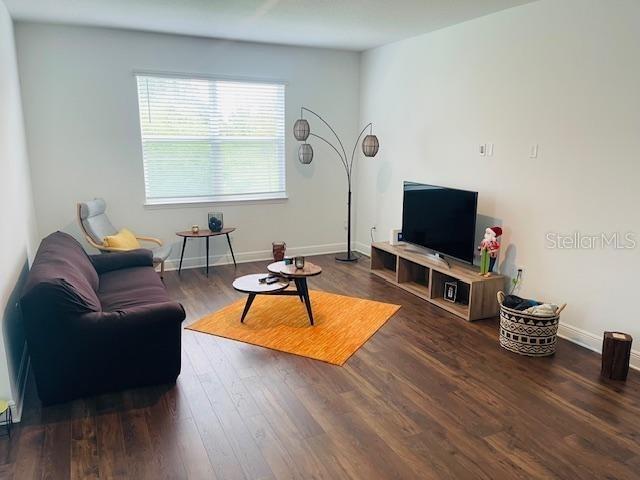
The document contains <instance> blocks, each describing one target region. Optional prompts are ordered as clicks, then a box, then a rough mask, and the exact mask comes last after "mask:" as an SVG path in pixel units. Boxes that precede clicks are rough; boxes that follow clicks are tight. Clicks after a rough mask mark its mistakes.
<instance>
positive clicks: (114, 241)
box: [104, 228, 140, 250]
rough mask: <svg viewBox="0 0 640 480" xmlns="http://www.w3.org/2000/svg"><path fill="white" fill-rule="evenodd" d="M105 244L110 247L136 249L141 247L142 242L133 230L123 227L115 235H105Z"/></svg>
mask: <svg viewBox="0 0 640 480" xmlns="http://www.w3.org/2000/svg"><path fill="white" fill-rule="evenodd" d="M104 246H105V247H109V248H122V249H123V250H135V249H136V248H140V242H138V239H137V238H136V236H135V235H134V234H133V232H131V230H127V229H126V228H123V229H121V230H120V231H119V232H118V233H117V234H115V235H109V236H107V237H104Z"/></svg>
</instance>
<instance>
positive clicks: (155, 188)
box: [136, 75, 286, 204]
mask: <svg viewBox="0 0 640 480" xmlns="http://www.w3.org/2000/svg"><path fill="white" fill-rule="evenodd" d="M136 77H137V82H138V103H139V108H140V128H141V133H142V152H143V161H144V178H145V192H146V199H147V203H151V204H154V203H160V204H161V203H182V202H185V203H187V202H202V201H203V202H206V201H224V200H249V199H261V198H284V197H286V191H285V156H284V88H285V86H284V84H280V83H257V82H242V81H230V80H218V79H203V78H184V77H169V76H153V75H137V76H136Z"/></svg>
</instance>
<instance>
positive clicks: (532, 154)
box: [529, 143, 538, 158]
mask: <svg viewBox="0 0 640 480" xmlns="http://www.w3.org/2000/svg"><path fill="white" fill-rule="evenodd" d="M529 158H538V144H537V143H535V144H533V145H531V148H529Z"/></svg>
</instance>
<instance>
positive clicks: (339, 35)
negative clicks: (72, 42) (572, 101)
mask: <svg viewBox="0 0 640 480" xmlns="http://www.w3.org/2000/svg"><path fill="white" fill-rule="evenodd" d="M3 1H4V3H5V4H6V5H7V7H8V9H9V12H10V13H11V15H12V17H13V18H14V19H16V20H26V21H38V22H53V23H66V24H77V25H91V26H103V27H115V28H129V29H135V30H146V31H154V32H166V33H178V34H185V35H197V36H204V37H215V38H227V39H235V40H249V41H257V42H269V43H282V44H290V45H306V46H317V47H331V48H342V49H349V50H365V49H367V48H372V47H376V46H379V45H383V44H385V43H389V42H393V41H396V40H400V39H402V38H407V37H411V36H414V35H418V34H420V33H426V32H430V31H433V30H437V29H439V28H443V27H446V26H449V25H454V24H456V23H460V22H464V21H466V20H470V19H472V18H476V17H480V16H483V15H487V14H489V13H493V12H497V11H499V10H504V9H506V8H510V7H514V6H517V5H522V4H525V3H529V2H530V1H532V0H3Z"/></svg>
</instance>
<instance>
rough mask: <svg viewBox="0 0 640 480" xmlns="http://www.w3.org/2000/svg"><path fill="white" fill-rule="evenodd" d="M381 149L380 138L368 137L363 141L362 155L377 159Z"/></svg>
mask: <svg viewBox="0 0 640 480" xmlns="http://www.w3.org/2000/svg"><path fill="white" fill-rule="evenodd" d="M379 148H380V142H378V137H376V136H375V135H367V136H366V137H364V140H362V153H364V155H365V156H366V157H375V156H376V154H377V153H378V150H379Z"/></svg>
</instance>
